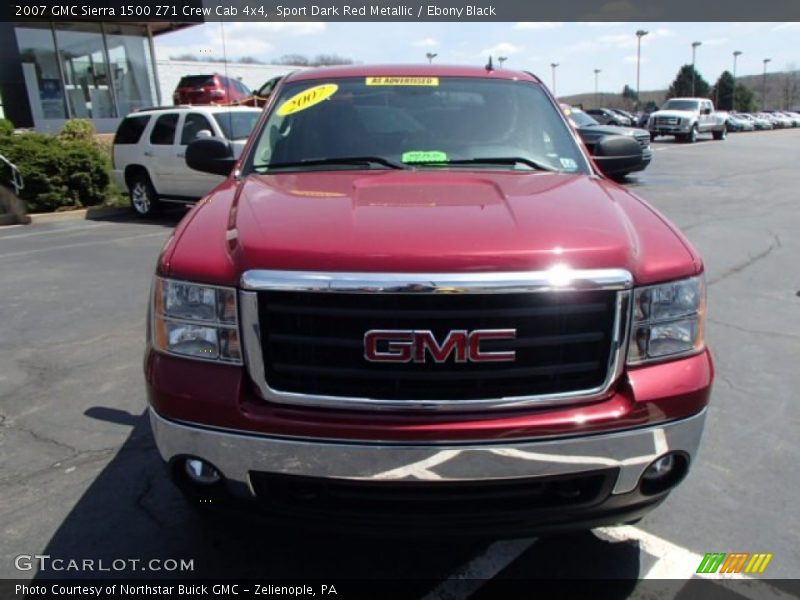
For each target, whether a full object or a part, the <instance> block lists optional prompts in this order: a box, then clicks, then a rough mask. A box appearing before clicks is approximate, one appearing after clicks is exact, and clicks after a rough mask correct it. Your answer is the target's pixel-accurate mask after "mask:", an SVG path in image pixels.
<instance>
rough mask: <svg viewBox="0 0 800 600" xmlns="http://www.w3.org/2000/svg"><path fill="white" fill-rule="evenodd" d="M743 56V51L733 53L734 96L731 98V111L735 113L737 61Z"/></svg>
mask: <svg viewBox="0 0 800 600" xmlns="http://www.w3.org/2000/svg"><path fill="white" fill-rule="evenodd" d="M741 55H742V51H741V50H734V51H733V96H732V97H731V110H733V111H736V59H737V58H739V57H740V56H741Z"/></svg>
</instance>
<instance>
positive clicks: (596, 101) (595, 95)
mask: <svg viewBox="0 0 800 600" xmlns="http://www.w3.org/2000/svg"><path fill="white" fill-rule="evenodd" d="M601 72H602V69H595V70H594V104H595V108H600V103H599V102H598V96H597V79H598V77H597V76H598V75H600V73H601Z"/></svg>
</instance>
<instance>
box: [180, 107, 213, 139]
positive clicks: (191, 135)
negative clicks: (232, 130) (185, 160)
mask: <svg viewBox="0 0 800 600" xmlns="http://www.w3.org/2000/svg"><path fill="white" fill-rule="evenodd" d="M201 131H208V132H209V133H211V135H214V129H213V128H212V127H211V123H209V122H208V119H206V118H205V117H204V116H203V115H201V114H199V113H189V114H188V115H186V118H185V119H184V121H183V129H182V130H181V146H185V145H186V144H188V143H189V142H192V141H194V140H196V139H197V138H198V135H197V134H198V133H200V132H201Z"/></svg>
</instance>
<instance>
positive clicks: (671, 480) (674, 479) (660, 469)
mask: <svg viewBox="0 0 800 600" xmlns="http://www.w3.org/2000/svg"><path fill="white" fill-rule="evenodd" d="M688 470H689V457H688V456H686V455H685V454H683V453H681V452H670V453H669V454H665V455H664V456H661V457H659V458H657V459H656V460H654V461H653V462H651V463H650V465H649V466H648V467H647V468H646V469H645V470H644V473H643V474H642V480H641V482H640V486H639V489H640V491H641V492H642V494H644V495H645V496H652V495H654V494H660V493H662V492H666V491H667V490H669V489H670V488H673V487H675V486H676V485H678V484H679V483H680V482H681V480H682V479H683V478H684V477H685V476H686V473H687V472H688Z"/></svg>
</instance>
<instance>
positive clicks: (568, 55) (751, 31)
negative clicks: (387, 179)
mask: <svg viewBox="0 0 800 600" xmlns="http://www.w3.org/2000/svg"><path fill="white" fill-rule="evenodd" d="M638 29H644V30H646V31H648V32H649V34H648V35H647V36H645V37H644V38H643V39H642V48H641V76H640V77H641V82H640V89H641V90H642V91H645V90H656V89H664V88H666V87H668V86H669V84H670V83H671V82H672V80H673V79H674V78H675V75H676V74H677V72H678V69H679V68H680V66H681V65H683V64H689V63H691V62H692V47H691V45H692V42H695V41H699V42H701V43H702V45H701V46H700V47H698V48H697V54H696V62H695V66H696V68H697V70H698V71H699V72H700V73H701V74H702V75H703V77H705V79H706V80H708V81H709V83H712V84H713V83H714V81H716V79H717V77H718V76H719V74H720V73H722V71H723V70H725V69H727V70H729V71H732V70H733V52H734V51H735V50H738V51H741V52H742V55H741V56H739V58H738V60H737V68H736V72H737V76H739V75H754V74H761V73H762V72H763V68H764V63H763V59H765V58H771V59H772V61H771V62H770V63H769V65H768V69H769V71H782V70H787V69H791V68H800V44H798V40H800V23H798V22H792V23H632V22H624V23H620V22H603V23H548V22H535V23H465V22H445V23H424V22H423V23H419V22H413V23H320V22H304V23H291V22H270V23H250V22H242V21H239V22H228V23H219V22H217V23H205V24H203V25H199V26H195V27H190V28H188V29H186V30H182V31H177V32H174V33H169V34H165V35H162V36H159V37H158V38H156V55H157V58H159V59H166V58H169V57H170V56H177V55H181V54H194V55H196V56H197V57H198V58H200V59H202V58H203V56H209V55H211V56H223V55H226V56H227V57H228V59H229V60H234V59H236V58H240V57H242V56H252V57H255V58H258V59H259V60H262V61H264V62H270V61H271V60H274V59H276V58H279V57H280V56H282V55H284V54H302V55H305V56H308V57H312V56H315V55H317V54H338V55H340V56H344V57H347V58H350V59H352V60H354V61H356V62H362V63H372V64H374V63H424V62H427V58H426V57H425V55H426V53H428V52H434V53H436V54H438V56H437V57H436V58H435V59H434V61H435V62H436V63H442V64H475V65H484V64H486V59H487V57H488V56H489V55H491V56H493V57H494V58H495V59H496V58H497V57H499V56H505V57H507V61H506V62H505V64H504V66H505V67H507V68H510V69H519V70H526V71H532V72H533V73H535V74H537V75H539V76H540V77H541V78H542V80H543V81H544V82H545V83H546V84H547V85H549V86H552V69H551V66H550V65H551V63H558V64H559V66H558V67H557V68H556V93H557V94H558V95H559V96H566V95H571V94H577V93H583V92H593V91H594V70H595V69H600V70H601V72H600V73H599V75H598V87H599V91H601V92H613V93H619V92H621V91H622V88H623V86H624V85H626V84H628V85H630V86H631V87H632V88H634V89H635V87H636V41H637V38H636V35H635V32H636V31H637V30H638ZM223 41H224V50H223Z"/></svg>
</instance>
